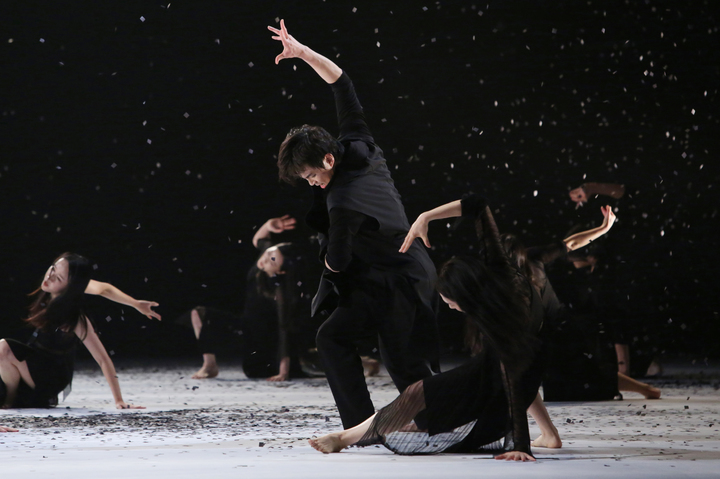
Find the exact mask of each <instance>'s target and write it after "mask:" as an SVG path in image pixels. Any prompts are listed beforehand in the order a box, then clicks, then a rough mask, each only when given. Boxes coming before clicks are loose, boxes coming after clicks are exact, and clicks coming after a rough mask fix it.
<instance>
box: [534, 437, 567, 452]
mask: <svg viewBox="0 0 720 479" xmlns="http://www.w3.org/2000/svg"><path fill="white" fill-rule="evenodd" d="M530 445H531V446H533V447H547V448H549V449H560V448H561V447H562V441H561V440H560V436H558V435H557V434H555V435H551V434H547V435H546V434H540V435H539V436H538V438H537V439H535V440H534V441H533V442H531V443H530Z"/></svg>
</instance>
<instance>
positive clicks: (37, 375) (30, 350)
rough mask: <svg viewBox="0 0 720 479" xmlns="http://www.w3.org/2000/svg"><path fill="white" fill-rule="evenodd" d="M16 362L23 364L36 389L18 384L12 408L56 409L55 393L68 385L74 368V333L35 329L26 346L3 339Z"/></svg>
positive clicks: (75, 341) (56, 395)
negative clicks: (24, 363)
mask: <svg viewBox="0 0 720 479" xmlns="http://www.w3.org/2000/svg"><path fill="white" fill-rule="evenodd" d="M6 341H7V343H8V345H9V346H10V349H12V352H13V354H14V355H15V357H16V358H17V359H18V361H26V362H27V366H28V369H29V371H30V377H32V379H33V381H34V382H35V389H32V388H30V386H28V385H27V384H26V383H25V382H24V381H22V380H21V381H20V385H19V387H18V392H17V396H16V398H15V402H14V404H13V405H12V407H15V408H35V407H38V408H45V407H52V406H57V403H58V399H57V397H58V394H60V392H61V391H63V390H65V389H66V388H68V387H69V386H70V383H71V382H72V377H73V370H74V366H75V347H76V346H77V343H78V338H77V336H76V335H75V332H66V331H63V330H60V329H56V330H54V331H43V330H40V329H36V330H35V332H34V333H33V335H32V337H31V338H30V340H29V341H28V342H27V344H23V343H21V342H20V341H16V340H14V339H6Z"/></svg>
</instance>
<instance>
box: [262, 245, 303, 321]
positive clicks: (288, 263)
mask: <svg viewBox="0 0 720 479" xmlns="http://www.w3.org/2000/svg"><path fill="white" fill-rule="evenodd" d="M275 247H276V248H277V249H278V251H280V253H281V254H282V255H283V264H282V267H281V268H280V271H281V274H279V275H276V276H275V277H272V278H271V277H269V276H268V274H267V273H266V272H265V271H263V270H258V273H257V278H256V279H257V290H258V293H259V294H261V295H263V296H265V297H266V298H270V299H274V300H275V302H276V304H277V308H278V317H279V318H280V326H281V327H287V328H290V327H291V326H292V325H291V324H290V322H291V321H292V318H293V316H294V310H295V307H296V306H297V303H298V299H299V298H300V286H298V282H299V281H300V271H299V268H298V263H299V262H300V259H301V258H300V254H299V252H298V251H297V248H296V247H295V246H294V245H293V244H292V243H279V244H277V245H275Z"/></svg>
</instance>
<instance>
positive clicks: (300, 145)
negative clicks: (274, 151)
mask: <svg viewBox="0 0 720 479" xmlns="http://www.w3.org/2000/svg"><path fill="white" fill-rule="evenodd" d="M342 151H343V147H342V145H341V144H340V142H339V141H337V140H336V139H335V138H334V137H333V136H332V135H331V134H330V133H328V132H327V131H326V130H325V129H324V128H321V127H319V126H311V125H303V126H301V127H299V128H293V129H292V130H290V132H289V133H288V134H287V136H286V137H285V140H284V141H283V142H282V144H281V145H280V153H279V154H278V161H277V165H278V173H279V176H280V180H281V181H285V182H287V183H290V184H294V183H295V180H296V179H297V178H298V176H300V174H301V173H302V171H303V170H304V169H306V168H323V167H324V165H323V159H324V158H325V155H327V154H328V153H330V154H332V155H333V157H334V158H335V164H338V163H339V162H340V160H341V158H342Z"/></svg>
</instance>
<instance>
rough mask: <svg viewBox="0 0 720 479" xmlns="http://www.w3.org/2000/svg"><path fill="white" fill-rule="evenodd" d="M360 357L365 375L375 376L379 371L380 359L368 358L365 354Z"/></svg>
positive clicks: (367, 376) (368, 376)
mask: <svg viewBox="0 0 720 479" xmlns="http://www.w3.org/2000/svg"><path fill="white" fill-rule="evenodd" d="M361 359H362V365H363V369H365V377H366V378H370V377H373V376H377V375H378V373H379V372H380V361H378V360H377V359H372V358H369V357H367V356H363V357H362V358H361Z"/></svg>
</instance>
